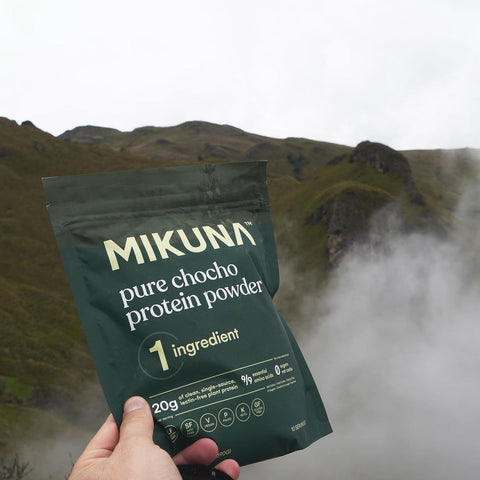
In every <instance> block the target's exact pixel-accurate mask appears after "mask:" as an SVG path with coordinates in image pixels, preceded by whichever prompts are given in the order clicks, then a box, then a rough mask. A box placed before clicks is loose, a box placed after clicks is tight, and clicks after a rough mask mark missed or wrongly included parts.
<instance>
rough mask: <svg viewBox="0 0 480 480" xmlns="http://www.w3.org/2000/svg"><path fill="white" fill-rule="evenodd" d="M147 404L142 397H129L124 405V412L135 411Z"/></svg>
mask: <svg viewBox="0 0 480 480" xmlns="http://www.w3.org/2000/svg"><path fill="white" fill-rule="evenodd" d="M145 405H146V402H145V400H144V399H143V398H142V397H132V398H129V399H128V400H127V401H126V402H125V405H124V407H123V412H124V413H129V412H133V411H134V410H138V409H139V408H143V407H144V406H145Z"/></svg>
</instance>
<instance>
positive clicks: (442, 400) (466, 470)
mask: <svg viewBox="0 0 480 480" xmlns="http://www.w3.org/2000/svg"><path fill="white" fill-rule="evenodd" d="M479 195H480V184H479V183H475V184H472V185H471V186H470V187H469V188H468V189H467V191H466V193H465V194H464V195H463V197H462V200H461V202H460V204H459V207H458V215H457V218H458V223H457V225H456V229H455V233H454V234H453V235H452V238H451V239H449V240H448V241H447V240H440V239H438V238H435V237H432V236H428V235H419V234H411V235H397V234H393V235H392V236H391V237H390V238H389V240H388V242H387V244H386V245H385V246H384V248H383V249H382V250H379V249H378V248H377V249H371V248H370V249H367V248H364V249H362V250H358V251H356V252H355V254H354V255H352V256H351V257H350V258H349V261H348V262H346V263H344V264H343V266H342V267H341V268H340V269H339V270H338V271H337V272H336V274H335V275H334V278H333V279H332V281H331V282H330V284H329V286H328V288H327V290H326V291H325V292H324V293H322V296H321V297H320V298H316V299H314V300H313V301H312V302H310V312H309V315H310V316H314V317H315V318H316V321H317V322H316V326H315V328H314V332H313V333H309V335H308V338H306V337H305V338H302V337H301V344H302V347H303V350H304V352H305V354H306V357H307V359H308V361H309V364H310V367H311V369H312V371H313V373H314V377H315V378H316V379H317V382H318V385H319V388H320V391H321V394H322V397H323V399H324V401H325V403H326V407H327V412H328V413H329V417H330V420H331V422H332V426H333V430H334V432H333V434H332V435H329V436H328V437H326V438H324V439H321V440H320V441H318V442H317V443H315V444H314V445H313V446H311V447H309V448H308V449H306V450H305V451H302V452H297V453H294V454H291V455H288V456H286V457H282V458H280V459H276V460H270V461H268V462H264V463H262V464H258V465H253V466H249V467H245V468H244V470H243V473H242V478H243V479H244V480H249V479H252V480H253V479H256V478H275V479H276V480H284V479H285V480H286V479H291V478H295V477H300V478H312V479H313V478H319V479H322V480H347V479H348V480H351V479H352V478H356V479H364V478H365V479H369V480H376V479H378V480H380V479H382V480H383V479H385V478H388V479H391V480H397V479H398V480H403V479H405V478H409V479H422V480H428V479H432V480H433V479H435V480H443V479H445V480H446V479H451V478H453V477H455V478H458V479H461V480H469V479H473V478H476V476H477V475H478V471H479V469H480V460H479V458H478V452H477V450H478V431H479V429H480V413H479V409H478V405H479V404H480V385H479V383H478V372H479V371H480V355H479V354H478V345H479V344H480V323H479V322H478V312H479V311H480V262H479V260H478V259H479V258H480V236H479V235H480V212H479V209H478V205H479Z"/></svg>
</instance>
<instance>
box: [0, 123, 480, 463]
mask: <svg viewBox="0 0 480 480" xmlns="http://www.w3.org/2000/svg"><path fill="white" fill-rule="evenodd" d="M360 153H361V150H360V149H359V147H356V148H353V147H347V146H342V145H335V144H330V143H326V142H316V141H313V140H307V139H293V138H292V139H285V140H280V139H272V138H266V137H261V136H259V135H254V134H249V133H246V132H243V131H241V130H239V129H236V128H233V127H229V126H221V125H214V124H209V123H203V122H188V123H185V124H182V125H179V126H177V127H170V128H156V127H145V128H139V129H136V130H134V131H133V132H119V131H117V130H114V129H105V128H100V127H81V128H78V129H75V130H73V131H71V132H66V133H65V134H64V135H62V136H61V137H60V138H55V137H53V136H51V135H49V134H47V133H45V132H42V131H41V130H39V129H37V128H35V127H34V126H33V125H31V124H25V125H21V126H20V125H17V124H16V123H15V122H13V121H10V120H7V119H2V118H0V178H1V182H2V183H1V187H2V188H1V190H0V202H1V207H2V208H1V211H0V232H1V236H0V264H1V275H0V322H1V325H2V336H1V339H0V352H1V357H0V439H1V440H0V454H1V452H2V450H3V451H6V449H7V448H8V447H9V446H10V447H11V446H12V444H15V442H16V441H18V435H17V433H18V432H17V430H18V429H17V426H18V425H24V424H28V425H31V426H34V427H35V425H37V430H39V431H45V432H46V430H44V429H45V424H46V423H48V421H47V422H46V421H45V418H48V415H50V413H51V412H55V416H56V418H57V419H58V422H60V423H59V425H60V427H59V429H60V430H61V429H63V428H64V427H63V426H64V424H63V423H62V422H64V420H62V418H63V419H65V418H69V419H71V420H70V421H73V422H74V423H77V425H78V426H80V425H88V423H89V422H88V419H86V418H85V416H84V415H83V416H82V415H80V414H81V413H82V412H85V411H86V409H87V406H86V404H87V403H88V400H86V398H87V397H88V398H91V397H94V396H98V397H100V398H101V393H100V392H99V390H98V385H97V384H96V380H95V379H96V377H95V372H94V368H93V364H92V361H91V358H90V355H89V353H88V351H87V348H86V344H85V340H84V337H83V333H82V331H81V327H80V322H79V320H78V317H77V314H76V311H75V308H74V305H73V302H72V297H71V293H70V290H69V287H68V285H67V281H66V277H65V274H64V271H63V267H62V265H61V262H60V258H59V255H58V252H57V247H56V243H55V239H54V236H53V233H52V230H51V226H50V222H49V219H48V216H47V213H46V209H45V206H44V204H45V200H44V196H43V192H42V187H41V177H44V176H54V175H64V174H78V173H88V172H98V171H114V170H123V169H131V168H146V167H154V166H164V165H171V164H186V163H194V164H198V163H205V162H224V161H248V160H254V159H268V160H270V162H269V167H268V175H269V190H270V197H271V210H272V218H273V221H274V225H275V231H276V237H277V243H278V250H279V257H280V263H281V273H282V274H283V287H282V289H281V291H280V296H279V298H278V305H279V306H280V308H281V310H282V312H283V313H284V315H285V317H286V318H287V320H291V321H292V324H294V328H295V329H297V331H300V330H301V329H302V328H306V327H305V326H304V325H305V322H304V321H303V320H302V319H301V317H299V314H298V312H299V310H298V308H297V305H296V303H295V298H294V295H293V293H292V292H293V290H292V285H295V288H302V290H307V289H308V288H315V289H316V288H318V286H319V285H321V284H322V282H323V281H324V280H325V278H326V275H327V272H328V270H329V269H330V268H332V267H334V266H335V264H336V262H337V261H339V259H340V258H341V257H342V255H343V253H344V252H345V250H346V249H347V248H348V247H349V246H350V245H351V244H353V243H354V242H355V241H361V239H362V236H363V235H364V234H365V232H366V230H367V229H368V224H369V221H370V219H371V217H372V215H373V214H375V213H376V212H378V211H379V210H380V209H382V208H384V207H386V206H388V205H395V208H396V210H395V211H396V212H397V214H398V215H399V216H400V217H401V220H402V222H403V224H404V226H405V228H408V229H417V228H422V229H430V230H433V231H436V232H439V233H442V234H445V233H448V230H449V225H450V223H451V221H452V215H453V209H454V207H455V204H456V202H457V200H458V195H459V191H460V189H461V187H462V184H463V183H464V182H465V181H466V180H467V179H468V177H469V175H470V174H471V171H472V168H473V167H472V166H471V162H470V161H469V158H470V156H471V153H472V152H470V151H468V150H460V151H455V152H447V153H445V152H440V151H410V152H403V156H402V155H401V156H398V155H397V152H394V151H391V149H388V147H384V146H380V147H378V148H377V150H375V154H374V158H376V159H378V158H381V159H382V162H383V163H381V164H382V165H384V163H385V162H387V164H388V162H400V164H401V165H402V166H403V167H404V168H405V169H406V170H404V171H406V172H410V173H408V175H407V174H405V175H406V176H405V175H404V176H402V175H398V174H396V173H395V172H396V171H397V170H396V167H395V165H397V164H393V163H390V167H391V168H390V170H389V169H388V168H387V169H386V170H387V171H383V170H385V168H383V167H382V168H383V170H382V169H380V170H379V169H378V168H376V167H375V165H374V163H372V162H371V161H370V160H371V159H370V157H368V155H367V156H366V157H365V155H364V157H365V158H364V160H365V162H363V160H362V162H363V163H362V162H356V161H353V160H354V159H355V158H357V157H358V155H359V154H360ZM369 155H370V154H369ZM360 156H361V155H360ZM367 157H368V158H367ZM400 157H402V158H400ZM362 158H363V157H362ZM406 159H408V162H407V160H406ZM402 162H406V163H402ZM392 165H393V166H392ZM377 167H378V165H377ZM394 167H395V168H394ZM410 167H411V170H410ZM412 182H413V184H414V185H415V188H417V189H418V192H419V194H420V196H421V198H422V202H423V203H421V202H420V203H419V202H414V201H412V195H411V189H412ZM286 272H288V275H289V278H288V279H287V278H285V274H286ZM287 280H288V281H287ZM312 294H315V293H312ZM299 318H300V320H299ZM293 319H295V321H293ZM92 384H93V385H94V386H93V387H92V388H91V389H90V387H89V388H88V391H85V389H86V387H85V385H92ZM49 412H50V413H49ZM90 417H91V418H90V423H91V424H92V425H95V424H97V423H98V418H97V416H96V415H90ZM52 425H53V424H52ZM52 428H53V427H52ZM45 434H47V433H45Z"/></svg>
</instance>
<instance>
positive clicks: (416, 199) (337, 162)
mask: <svg viewBox="0 0 480 480" xmlns="http://www.w3.org/2000/svg"><path fill="white" fill-rule="evenodd" d="M347 163H348V164H349V165H350V167H351V168H350V169H349V168H348V166H347V165H346V164H347ZM342 164H343V165H344V171H343V176H342V177H343V178H342V181H341V182H339V184H338V188H337V191H336V192H335V193H334V194H333V195H330V196H328V197H327V198H326V199H325V202H324V203H322V204H321V205H320V206H318V207H317V208H316V209H315V210H314V211H313V212H312V213H310V214H309V215H308V216H307V217H306V218H305V223H306V224H307V225H315V224H317V223H318V222H322V223H323V224H324V225H325V226H326V228H327V235H326V245H325V248H326V252H327V258H328V266H329V267H330V268H332V267H335V266H338V265H339V264H340V262H341V261H342V259H343V258H344V257H345V255H346V254H347V252H348V250H349V249H350V248H351V247H352V246H353V245H355V244H358V243H362V242H363V241H364V240H366V235H367V233H368V232H369V230H370V227H371V224H372V219H373V216H374V215H375V214H376V213H377V212H379V211H380V210H382V209H383V210H384V211H385V212H387V206H388V215H387V213H385V215H376V219H375V221H376V231H377V233H380V235H377V241H381V236H382V232H384V234H387V233H388V231H389V228H388V225H387V224H388V223H390V218H391V217H392V216H395V217H396V223H397V224H398V225H401V226H402V228H405V229H414V228H422V229H425V228H427V229H431V230H436V231H438V232H439V231H441V230H442V227H441V226H440V222H439V221H438V219H437V218H436V215H435V214H434V213H433V212H432V211H431V210H430V209H429V208H428V206H427V204H426V202H425V200H424V198H423V196H422V195H421V193H420V192H419V190H418V188H417V186H416V184H415V181H414V179H413V175H412V169H411V167H410V164H409V162H408V160H407V159H406V157H405V156H403V155H402V154H401V153H399V152H397V151H395V150H393V149H392V148H390V147H388V146H386V145H382V144H380V143H373V142H370V141H365V142H361V143H360V144H358V145H357V146H356V147H355V148H354V150H353V151H352V153H351V154H350V155H341V156H338V157H335V158H333V159H332V160H331V161H329V162H328V163H327V167H326V168H335V167H339V166H341V165H342ZM372 172H375V174H374V175H372ZM342 183H343V185H342Z"/></svg>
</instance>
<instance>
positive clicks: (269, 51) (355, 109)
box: [0, 0, 480, 149]
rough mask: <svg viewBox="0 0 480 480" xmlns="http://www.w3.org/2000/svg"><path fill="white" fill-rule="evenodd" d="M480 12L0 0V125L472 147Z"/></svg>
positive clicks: (405, 3) (434, 4) (258, 0)
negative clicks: (199, 124) (180, 127)
mask: <svg viewBox="0 0 480 480" xmlns="http://www.w3.org/2000/svg"><path fill="white" fill-rule="evenodd" d="M479 26H480V2H478V0H415V1H414V0H401V1H400V0H398V1H397V0H392V1H385V0H365V1H360V0H358V1H355V0H335V1H328V2H326V1H322V0H312V1H307V0H295V1H284V0H274V1H270V0H266V1H262V0H255V1H252V0H242V1H241V2H240V1H238V2H233V1H227V0H219V1H217V0H215V1H208V0H207V1H203V2H199V1H195V0H185V1H182V0H176V1H168V2H167V1H162V0H136V1H135V2H133V1H131V0H129V1H123V0H115V1H110V0H95V1H92V0H83V1H82V2H67V1H65V0H43V1H35V0H31V1H28V0H22V1H20V0H2V1H1V6H0V72H1V75H0V116H5V117H8V118H10V119H14V120H16V121H17V122H19V123H20V122H22V121H24V120H27V119H28V120H31V121H33V122H34V123H35V124H36V125H37V126H38V127H39V128H41V129H43V130H46V131H48V132H50V133H53V134H55V135H58V134H60V133H62V132H63V131H65V130H67V129H71V128H73V127H75V126H79V125H86V124H93V125H101V126H105V127H114V128H118V129H120V130H132V129H134V128H136V127H140V126H145V125H155V126H170V125H176V124H179V123H182V122H184V121H188V120H206V121H210V122H215V123H221V124H230V125H233V126H236V127H239V128H242V129H243V130H246V131H249V132H254V133H258V134H261V135H267V136H272V137H280V138H283V137H288V136H298V137H307V138H312V139H315V140H325V141H330V142H335V143H342V144H346V145H356V144H357V143H358V142H360V141H362V140H365V139H370V140H372V141H380V142H383V143H386V144H388V145H390V146H392V147H394V148H399V149H410V148H440V147H441V148H457V147H465V146H468V147H477V148H478V147H480V135H479V133H480V127H479V124H480V122H479V120H478V112H480V94H479V88H480V87H479V85H480V31H479Z"/></svg>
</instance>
